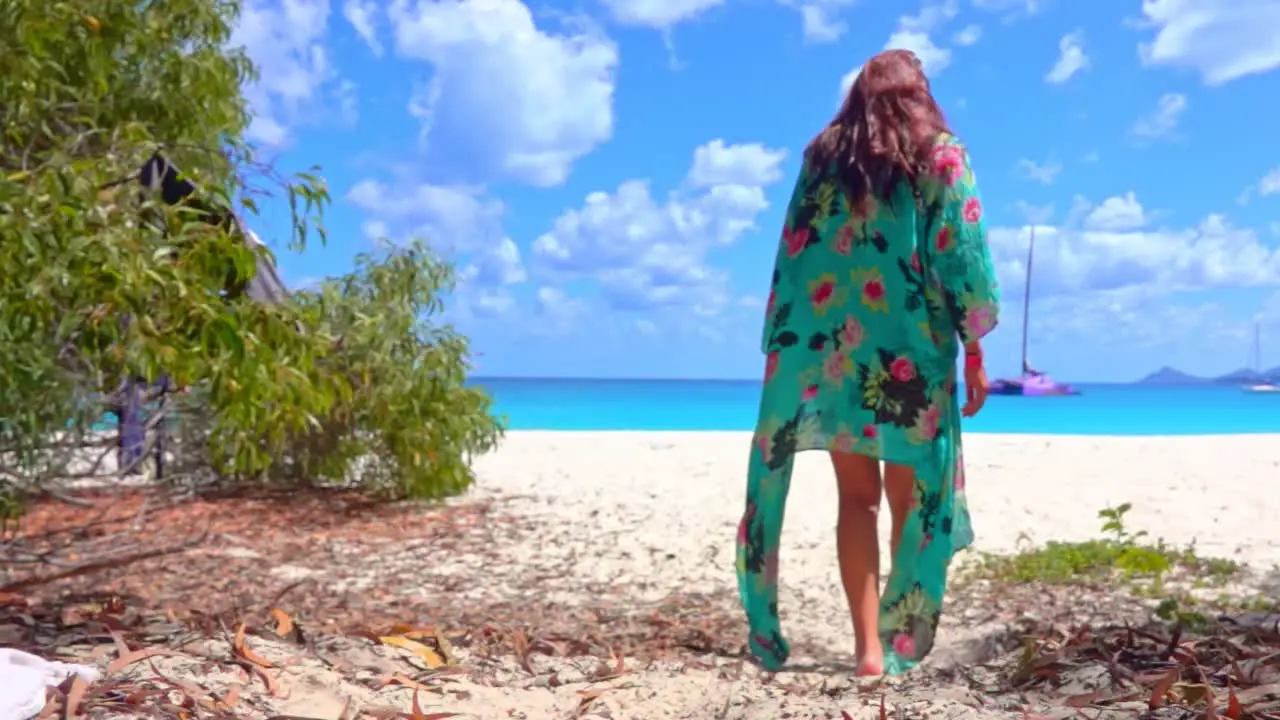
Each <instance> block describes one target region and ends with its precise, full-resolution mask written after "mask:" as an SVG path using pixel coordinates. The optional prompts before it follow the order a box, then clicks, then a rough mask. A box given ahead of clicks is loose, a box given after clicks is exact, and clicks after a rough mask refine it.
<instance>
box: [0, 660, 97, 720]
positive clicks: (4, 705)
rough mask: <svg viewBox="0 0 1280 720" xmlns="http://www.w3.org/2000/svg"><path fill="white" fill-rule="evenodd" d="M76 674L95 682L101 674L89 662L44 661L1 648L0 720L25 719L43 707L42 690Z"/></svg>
mask: <svg viewBox="0 0 1280 720" xmlns="http://www.w3.org/2000/svg"><path fill="white" fill-rule="evenodd" d="M73 675H79V676H80V677H82V678H84V681H85V682H97V681H98V679H99V678H100V677H102V675H101V674H100V673H99V672H98V671H97V670H95V669H94V668H91V667H89V666H88V665H76V664H72V663H64V662H57V661H54V660H45V659H44V658H42V657H40V656H38V655H32V654H31V653H25V652H22V651H21V650H14V649H13V648H0V720H28V718H33V717H35V716H36V715H37V714H39V713H40V711H41V710H42V709H44V691H45V688H47V687H56V686H57V685H61V684H62V682H63V681H64V680H66V679H67V678H69V677H71V676H73Z"/></svg>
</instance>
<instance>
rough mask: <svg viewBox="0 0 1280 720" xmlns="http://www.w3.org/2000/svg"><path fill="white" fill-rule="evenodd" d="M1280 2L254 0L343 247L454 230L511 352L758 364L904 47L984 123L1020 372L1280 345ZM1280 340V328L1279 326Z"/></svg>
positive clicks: (1008, 318)
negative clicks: (807, 243) (818, 136)
mask: <svg viewBox="0 0 1280 720" xmlns="http://www.w3.org/2000/svg"><path fill="white" fill-rule="evenodd" d="M1276 27H1280V0H1145V1H1138V0H1123V1H1121V0H1113V1H1109V2H1102V1H1101V0H1097V1H1096V2H1067V1H1066V0H954V1H951V2H947V1H946V0H942V1H927V2H924V3H922V4H918V3H915V2H902V3H888V2H883V0H880V1H875V0H859V1H857V2H854V1H852V0H578V1H576V2H539V1H538V0H461V1H460V2H459V1H458V0H440V1H438V2H436V1H424V0H392V1H391V2H390V3H386V2H382V1H381V0H334V2H332V3H330V2H328V1H327V0H285V1H284V2H280V1H279V0H265V1H264V0H251V1H250V2H248V4H247V5H246V7H245V12H244V14H243V16H242V18H241V21H240V26H239V28H238V30H237V35H236V42H237V43H243V44H244V45H245V47H246V48H247V49H248V50H249V52H250V54H251V55H252V56H253V57H254V59H255V60H257V62H258V63H259V64H260V67H261V70H262V77H261V78H260V79H259V81H258V82H257V83H256V84H255V85H253V86H251V87H249V88H247V89H246V91H247V93H248V95H249V98H250V100H251V102H252V104H253V107H254V110H255V115H256V117H255V121H254V124H253V126H252V128H251V135H252V138H253V139H254V141H255V142H257V143H258V144H259V145H260V147H261V148H262V150H263V152H264V154H265V155H266V156H268V157H272V158H275V161H276V163H277V165H278V167H279V168H280V169H282V170H294V169H304V168H306V167H308V166H310V165H313V164H318V165H320V166H321V167H322V169H323V174H324V175H325V177H326V178H327V180H328V182H329V185H330V191H331V193H332V194H333V196H334V199H335V202H334V205H333V207H332V208H331V210H330V213H329V216H328V221H327V225H328V227H329V231H330V240H329V244H328V245H327V246H326V247H318V246H314V247H312V248H311V249H310V250H309V251H308V252H307V253H305V254H303V255H295V254H290V253H288V252H287V251H285V250H284V249H283V247H282V245H283V243H282V242H280V241H281V240H282V239H283V237H284V234H285V232H286V230H287V224H286V222H285V220H286V217H287V216H286V213H287V210H286V208H284V207H283V206H268V207H267V208H266V209H265V211H264V213H263V216H262V217H261V218H259V219H258V220H257V221H256V223H257V225H256V230H257V231H258V232H259V234H261V235H262V236H263V237H264V239H267V240H268V241H270V240H272V239H273V238H274V239H275V240H276V241H277V242H276V247H277V252H278V253H279V261H280V264H281V267H282V271H283V273H284V275H285V277H286V278H287V279H288V280H289V281H290V282H291V283H292V284H293V285H295V286H298V285H305V284H307V283H309V282H313V281H314V280H315V279H316V278H320V277H324V276H327V275H333V274H337V273H341V272H344V271H346V270H347V269H349V268H350V267H351V261H352V258H353V257H354V256H355V255H356V254H357V253H360V252H365V251H368V250H371V249H373V248H374V247H375V245H374V243H373V239H374V238H378V237H386V238H389V239H391V240H393V241H398V240H403V239H404V238H407V237H410V236H419V237H424V238H426V239H428V240H430V241H432V242H433V243H434V244H435V245H436V246H437V247H439V248H440V249H441V251H442V252H445V253H447V254H448V256H449V257H450V258H452V259H453V260H454V261H455V262H456V264H457V266H458V268H459V272H460V277H461V283H460V286H459V288H458V290H457V291H456V293H455V294H454V296H453V297H452V299H451V301H450V309H449V315H450V317H451V319H452V320H453V321H454V322H455V323H456V324H457V325H458V327H459V328H461V329H462V330H464V331H465V332H466V333H468V334H469V335H470V336H471V337H472V339H473V344H474V349H475V351H476V352H477V353H478V355H479V357H478V358H477V361H478V365H479V371H480V372H481V373H482V374H485V375H517V376H586V377H633V376H635V377H688V378H701V377H721V378H754V377H758V376H759V374H760V371H761V367H762V358H761V357H760V355H759V352H758V343H759V332H760V322H761V315H762V311H763V308H762V305H763V303H762V301H763V299H764V295H765V293H766V292H767V289H768V288H767V282H768V277H769V272H770V270H771V264H772V262H773V257H774V249H775V245H776V243H777V238H778V234H779V229H780V227H781V222H782V214H783V211H784V208H785V206H786V203H787V199H788V197H787V194H788V193H789V192H790V188H791V184H792V181H793V178H794V174H795V172H796V171H797V169H798V161H799V156H800V153H801V151H802V149H803V148H804V146H805V144H806V143H807V142H808V140H809V139H810V138H811V137H812V135H813V134H814V133H815V132H816V131H817V130H818V129H819V128H820V127H821V126H822V125H823V124H824V123H825V122H827V121H828V120H829V119H830V117H831V115H832V114H833V113H834V111H835V109H836V106H837V104H838V102H839V100H840V95H841V92H842V86H843V83H846V82H848V79H849V78H850V77H851V73H852V72H853V71H855V69H856V68H857V67H858V66H859V65H860V64H861V63H862V62H863V61H864V60H866V58H868V57H869V56H870V55H872V54H874V53H875V52H877V51H879V50H881V49H883V48H885V47H905V48H908V49H911V50H913V51H915V52H916V53H917V54H918V55H919V56H920V57H921V58H922V59H923V60H924V62H925V65H926V70H927V72H928V73H929V75H930V77H931V80H932V82H933V84H934V89H935V93H936V95H937V97H938V99H939V101H940V103H941V105H942V106H943V109H944V111H945V112H946V113H947V115H948V119H949V121H950V122H951V124H952V125H953V127H954V129H955V130H956V132H957V134H958V135H960V136H961V138H962V139H963V140H964V141H965V142H966V143H967V144H968V146H969V148H970V151H971V153H972V156H973V159H974V164H975V168H976V171H977V175H978V179H979V184H980V187H981V191H982V193H983V195H984V199H985V203H986V206H987V210H988V215H987V218H988V222H989V223H990V224H991V225H990V231H991V238H990V239H991V245H992V248H993V251H994V253H995V257H996V260H997V263H998V265H999V271H1000V275H1001V279H1002V284H1003V290H1004V294H1005V303H1004V310H1003V312H1004V315H1003V324H1002V326H1001V327H1000V328H999V329H998V330H997V331H996V332H995V333H994V334H993V335H992V336H991V340H990V343H989V348H988V357H989V358H990V360H989V362H990V365H991V366H992V371H993V373H994V374H1006V373H1010V372H1013V371H1014V370H1016V368H1017V364H1018V343H1019V332H1020V323H1021V316H1022V300H1021V297H1022V292H1023V281H1022V277H1023V274H1024V266H1025V252H1026V244H1027V234H1028V231H1029V228H1030V227H1032V225H1034V226H1035V227H1036V233H1037V248H1036V249H1037V253H1036V262H1035V273H1034V281H1033V301H1032V306H1033V311H1034V312H1033V315H1032V329H1031V347H1032V350H1031V358H1032V362H1033V364H1034V365H1036V366H1037V367H1041V368H1043V369H1046V370H1049V371H1050V372H1052V373H1053V374H1055V375H1058V376H1061V377H1063V378H1066V379H1072V380H1077V381H1079V380H1095V381H1116V380H1129V379H1133V378H1136V377H1138V376H1141V375H1143V374H1145V373H1146V372H1149V371H1151V370H1154V369H1155V368H1157V367H1159V366H1161V365H1166V364H1170V365H1175V366H1177V367H1180V368H1183V369H1185V370H1188V371H1191V372H1198V373H1204V374H1216V373H1221V372H1226V371H1229V370H1232V369H1235V368H1237V367H1240V366H1243V365H1245V364H1246V363H1248V362H1249V361H1250V356H1251V347H1252V338H1253V334H1254V328H1255V327H1256V326H1261V328H1262V335H1263V343H1262V344H1263V358H1262V360H1263V364H1264V366H1268V367H1270V366H1275V365H1280V141H1277V139H1276V138H1277V137H1280V135H1277V134H1276V131H1275V129H1274V125H1275V118H1276V117H1277V116H1278V115H1280V35H1277V34H1276V32H1275V28H1276ZM1268 338H1270V340H1268Z"/></svg>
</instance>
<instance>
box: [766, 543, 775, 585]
mask: <svg viewBox="0 0 1280 720" xmlns="http://www.w3.org/2000/svg"><path fill="white" fill-rule="evenodd" d="M763 574H764V584H765V585H768V586H773V585H777V584H778V551H777V550H774V551H773V552H771V553H769V554H768V555H765V556H764V573H763Z"/></svg>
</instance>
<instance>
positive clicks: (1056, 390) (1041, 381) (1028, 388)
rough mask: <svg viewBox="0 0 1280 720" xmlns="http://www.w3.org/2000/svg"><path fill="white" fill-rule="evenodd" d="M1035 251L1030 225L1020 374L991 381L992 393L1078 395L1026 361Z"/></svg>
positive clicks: (1037, 395) (1034, 234)
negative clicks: (1015, 376)
mask: <svg viewBox="0 0 1280 720" xmlns="http://www.w3.org/2000/svg"><path fill="white" fill-rule="evenodd" d="M1035 251H1036V228H1035V226H1034V225H1032V226H1031V242H1030V243H1029V244H1028V245H1027V281H1026V283H1025V287H1026V289H1025V294H1024V295H1023V298H1022V376H1021V377H1018V378H1012V379H1001V380H996V381H995V382H993V383H991V388H990V393H991V394H992V395H1025V396H1028V397H1046V396H1054V395H1079V394H1080V391H1079V390H1076V389H1075V388H1073V387H1071V386H1070V385H1068V384H1066V383H1062V382H1058V381H1056V380H1054V379H1052V378H1050V377H1049V376H1048V375H1047V374H1045V373H1043V372H1040V371H1039V370H1035V369H1033V368H1032V367H1031V364H1030V363H1028V362H1027V329H1028V328H1029V327H1030V320H1031V261H1032V259H1033V258H1034V256H1035Z"/></svg>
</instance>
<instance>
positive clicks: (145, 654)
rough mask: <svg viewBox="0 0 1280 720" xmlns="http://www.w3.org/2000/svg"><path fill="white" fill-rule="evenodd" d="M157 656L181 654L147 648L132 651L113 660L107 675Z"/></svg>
mask: <svg viewBox="0 0 1280 720" xmlns="http://www.w3.org/2000/svg"><path fill="white" fill-rule="evenodd" d="M126 647H127V646H126ZM157 655H181V653H179V652H176V651H174V650H170V649H168V648H159V647H149V648H142V649H141V650H134V651H132V652H129V653H125V654H123V655H121V656H120V657H118V658H116V659H115V660H112V661H111V664H110V665H108V666H107V674H108V675H114V674H116V673H118V672H120V671H121V670H123V669H125V668H127V667H129V666H130V665H132V664H134V663H136V662H140V661H142V660H146V659H148V658H151V657H155V656H157Z"/></svg>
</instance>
